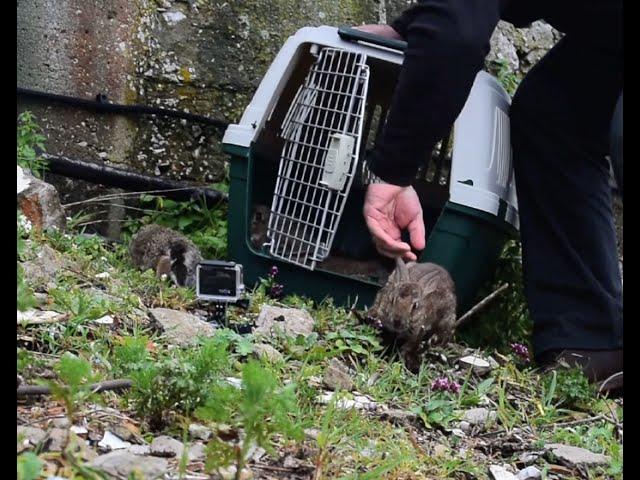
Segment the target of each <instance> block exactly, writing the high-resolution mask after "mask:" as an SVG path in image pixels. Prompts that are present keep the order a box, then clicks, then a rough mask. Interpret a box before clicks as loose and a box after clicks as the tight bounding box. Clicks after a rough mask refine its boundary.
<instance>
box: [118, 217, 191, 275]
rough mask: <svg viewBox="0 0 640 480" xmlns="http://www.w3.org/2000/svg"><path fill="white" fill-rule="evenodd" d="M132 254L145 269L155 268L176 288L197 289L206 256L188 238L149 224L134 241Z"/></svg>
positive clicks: (137, 265)
mask: <svg viewBox="0 0 640 480" xmlns="http://www.w3.org/2000/svg"><path fill="white" fill-rule="evenodd" d="M129 254H130V255H131V259H132V261H133V263H134V265H135V266H136V267H138V268H140V269H141V270H148V269H153V270H155V272H156V275H157V276H158V277H160V278H162V277H168V278H170V279H171V281H172V282H173V283H174V284H175V285H178V286H180V287H189V288H193V287H195V284H196V267H197V266H198V264H199V263H200V262H202V255H201V254H200V251H199V250H198V247H196V246H195V245H194V244H193V242H191V240H189V239H188V238H187V237H185V236H184V235H182V234H180V233H178V232H176V231H174V230H171V229H170V228H166V227H162V226H160V225H155V224H152V225H146V226H144V227H142V228H141V229H140V230H139V231H138V233H137V234H136V235H135V236H134V237H133V239H132V240H131V243H130V245H129Z"/></svg>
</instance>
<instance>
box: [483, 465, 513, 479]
mask: <svg viewBox="0 0 640 480" xmlns="http://www.w3.org/2000/svg"><path fill="white" fill-rule="evenodd" d="M489 472H490V473H491V476H492V477H493V479H494V480H518V477H516V476H515V475H514V474H513V473H511V472H509V471H508V470H507V469H506V468H504V467H502V466H500V465H491V466H490V467H489Z"/></svg>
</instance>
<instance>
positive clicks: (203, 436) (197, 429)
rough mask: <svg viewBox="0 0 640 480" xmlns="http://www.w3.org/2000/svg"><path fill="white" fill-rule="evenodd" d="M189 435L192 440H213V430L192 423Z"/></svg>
mask: <svg viewBox="0 0 640 480" xmlns="http://www.w3.org/2000/svg"><path fill="white" fill-rule="evenodd" d="M189 435H191V437H192V438H197V439H200V440H205V441H206V440H209V439H210V438H211V430H210V429H209V428H207V427H205V426H204V425H200V424H197V423H192V424H190V425H189Z"/></svg>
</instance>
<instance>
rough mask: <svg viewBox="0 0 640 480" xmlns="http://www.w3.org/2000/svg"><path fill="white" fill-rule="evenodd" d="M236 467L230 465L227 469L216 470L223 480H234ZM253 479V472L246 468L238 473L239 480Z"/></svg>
mask: <svg viewBox="0 0 640 480" xmlns="http://www.w3.org/2000/svg"><path fill="white" fill-rule="evenodd" d="M236 470H237V469H236V466H235V465H231V466H229V467H221V468H219V469H218V474H219V475H220V477H222V479H223V480H235V478H236ZM252 478H253V472H252V471H251V470H249V469H248V468H243V469H242V471H241V472H240V480H251V479H252Z"/></svg>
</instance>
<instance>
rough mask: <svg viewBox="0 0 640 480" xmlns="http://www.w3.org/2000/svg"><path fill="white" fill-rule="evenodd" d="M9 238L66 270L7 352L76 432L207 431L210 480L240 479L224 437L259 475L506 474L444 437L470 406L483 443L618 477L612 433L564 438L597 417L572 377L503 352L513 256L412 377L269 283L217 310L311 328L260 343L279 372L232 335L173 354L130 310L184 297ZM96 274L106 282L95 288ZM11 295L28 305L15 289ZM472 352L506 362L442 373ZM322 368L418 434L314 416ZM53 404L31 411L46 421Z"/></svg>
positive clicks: (328, 313) (523, 320) (351, 415)
mask: <svg viewBox="0 0 640 480" xmlns="http://www.w3.org/2000/svg"><path fill="white" fill-rule="evenodd" d="M217 215H218V214H217V213H216V214H215V215H213V217H212V218H218V217H217ZM183 226H184V225H183ZM187 227H188V226H185V229H186V228H187ZM132 228H134V226H133V225H132ZM212 228H213V227H212ZM20 239H21V241H22V251H21V253H20V255H21V256H22V257H23V258H25V259H29V258H33V255H34V252H36V251H37V250H39V249H41V248H43V246H44V245H48V246H49V247H51V248H53V249H55V250H56V251H57V252H59V253H60V254H61V255H62V256H63V257H64V258H66V259H68V260H69V261H70V263H71V264H72V265H73V268H69V269H66V270H62V271H60V272H59V274H58V275H57V277H56V278H55V279H54V280H55V288H51V289H49V290H48V291H47V292H46V295H45V297H46V298H45V299H44V300H41V301H44V302H45V304H47V305H49V307H50V308H53V309H55V310H57V311H60V312H63V313H67V314H68V315H69V316H68V319H67V321H66V322H62V323H58V324H49V325H32V326H26V327H19V331H18V334H19V338H28V340H24V341H21V342H19V344H18V345H19V346H18V349H17V363H18V371H19V373H20V374H21V375H23V377H24V378H25V382H26V383H37V382H38V381H39V380H40V379H41V376H42V374H43V372H44V371H45V370H50V371H52V372H53V373H54V375H55V378H54V379H52V380H51V382H53V383H54V384H55V385H56V386H57V388H58V390H59V394H58V397H57V398H59V399H60V400H62V403H61V404H59V405H63V406H64V410H65V412H66V413H67V414H68V415H70V416H72V417H73V418H74V419H76V420H77V419H79V418H83V416H85V415H89V414H88V413H87V411H88V406H89V404H90V403H91V404H93V403H95V402H102V403H104V404H106V405H109V406H112V407H114V408H117V409H119V410H120V411H122V412H124V413H125V414H127V415H129V416H131V417H132V418H135V419H136V420H137V421H139V422H140V432H141V435H143V436H145V437H148V438H149V437H152V436H157V435H159V434H160V433H167V434H170V435H173V436H174V437H176V438H179V439H182V438H183V437H184V434H185V433H184V432H185V429H186V426H187V425H188V424H189V423H192V422H199V423H201V422H205V423H207V424H208V425H210V426H211V427H212V428H213V430H214V431H215V432H218V433H217V434H216V437H215V438H216V439H217V440H214V441H211V442H210V444H209V445H210V446H209V449H208V451H209V459H208V463H207V468H208V469H209V471H211V470H213V469H214V468H215V467H217V466H218V465H220V464H223V463H224V464H240V465H242V464H243V463H244V462H245V460H244V459H243V458H244V457H243V453H244V452H245V450H244V449H245V448H246V446H247V445H248V443H242V442H238V439H239V438H240V437H241V436H242V435H246V436H247V438H249V439H253V440H254V441H255V442H256V443H258V444H260V445H264V446H266V448H268V449H269V452H270V453H269V454H268V455H267V457H266V458H267V459H270V460H264V459H263V460H262V462H272V464H274V465H277V463H275V462H276V461H277V459H278V458H282V457H283V456H284V455H285V454H291V455H294V456H298V457H300V458H302V459H304V461H305V462H306V463H305V464H306V465H307V468H308V471H309V475H310V477H309V478H312V477H311V475H312V474H314V472H315V474H318V475H319V476H318V477H317V478H323V479H334V478H335V479H356V478H357V479H361V478H371V479H379V478H389V479H401V478H406V479H410V478H411V479H421V478H425V479H426V478H488V477H487V471H488V466H489V465H490V464H502V463H504V462H513V461H514V458H515V457H513V456H512V454H510V453H505V455H506V456H505V457H501V456H500V454H499V453H495V452H496V451H498V452H499V451H500V450H499V449H498V450H496V451H493V450H492V451H493V453H491V454H486V452H484V451H483V450H482V448H481V447H480V446H478V445H476V444H474V441H473V440H472V439H471V438H469V437H463V438H458V437H456V436H455V435H452V434H451V433H450V432H447V430H448V429H451V428H455V427H456V426H457V423H458V421H459V419H460V417H461V415H462V413H463V412H464V410H466V409H468V408H473V407H479V406H484V407H486V408H489V409H492V410H495V411H496V414H497V419H496V422H495V424H493V425H490V426H489V427H488V428H489V429H490V430H496V431H498V432H499V431H504V434H500V433H498V434H496V435H495V438H496V441H498V440H499V441H500V442H502V436H501V435H505V437H504V438H508V436H509V435H511V434H512V433H513V432H514V431H515V429H517V428H518V429H521V430H522V429H523V428H524V427H527V428H529V429H530V432H531V433H530V434H528V435H524V437H525V438H523V443H524V444H523V448H524V449H530V450H535V448H534V447H536V446H540V445H543V444H544V442H564V443H568V444H572V445H576V446H582V447H584V448H588V449H590V450H592V451H594V452H599V453H605V454H607V455H610V456H611V458H612V462H611V465H610V466H607V467H606V468H593V469H591V471H590V473H589V474H590V475H591V478H616V479H617V478H620V479H621V478H622V472H621V467H622V445H621V441H620V440H619V438H618V432H617V429H616V428H615V426H614V425H613V424H612V423H611V422H609V421H607V420H606V419H600V420H595V421H593V422H589V423H587V424H584V425H578V426H575V427H573V426H566V427H563V426H562V425H563V424H564V423H566V422H570V421H573V420H576V419H581V418H585V417H596V416H597V415H601V414H605V415H610V413H608V412H609V410H608V408H609V407H605V403H603V402H605V400H602V399H598V398H597V397H596V395H595V393H594V391H593V389H592V388H591V387H590V386H589V385H588V384H587V383H586V380H585V379H584V377H583V376H582V374H580V373H579V372H575V371H567V372H559V373H557V374H556V375H553V374H549V375H545V376H541V375H540V374H538V373H537V372H536V371H535V370H534V369H532V368H531V367H530V366H529V365H528V364H527V363H525V362H523V361H522V360H521V359H520V358H519V357H518V356H517V355H515V354H513V353H512V352H511V350H510V347H509V345H510V343H512V342H513V341H520V342H522V341H523V340H524V339H526V338H527V335H528V332H529V328H530V323H529V319H528V316H527V315H526V309H524V307H523V305H522V296H521V295H522V293H521V285H520V284H519V283H518V278H517V277H518V275H519V272H520V271H519V268H520V267H519V246H518V245H517V244H516V243H513V244H511V245H509V246H508V247H507V248H506V249H505V253H504V255H503V258H502V261H501V266H500V271H499V272H498V276H497V278H496V279H495V282H494V284H498V283H499V282H502V281H504V280H505V278H508V281H510V282H511V281H513V282H514V285H516V287H515V288H514V289H513V290H512V293H511V295H507V296H505V297H503V298H501V299H500V300H499V301H497V302H496V303H495V304H494V305H493V306H492V307H491V308H490V309H488V310H487V311H485V312H484V313H482V315H480V316H479V317H478V319H477V320H476V321H474V322H472V324H471V325H470V326H469V328H467V329H465V331H464V332H461V335H460V338H459V340H462V342H461V343H457V344H452V345H450V346H449V347H447V348H443V349H439V350H437V351H436V352H435V353H437V355H432V356H430V357H429V358H428V359H427V361H426V362H425V364H424V366H423V368H422V369H421V370H420V371H419V372H418V374H416V375H414V374H411V373H409V372H408V371H407V370H406V369H405V368H404V367H403V365H402V364H401V363H400V362H399V361H398V359H397V357H396V356H395V355H393V353H392V352H388V351H386V350H385V349H384V348H383V345H382V342H381V339H380V338H379V337H378V335H377V333H376V332H375V331H374V330H373V329H372V328H371V327H369V326H366V325H361V324H359V322H358V321H357V319H356V318H354V316H353V315H352V314H351V313H350V312H349V311H348V310H347V309H344V308H341V307H336V306H335V305H333V303H332V302H331V301H330V300H327V301H325V302H322V303H321V304H318V305H314V303H313V302H311V301H309V300H307V299H304V298H301V297H297V296H290V297H285V298H282V299H279V300H275V299H273V298H270V296H269V286H270V285H271V283H269V279H265V282H263V284H261V285H259V286H258V287H257V288H256V290H254V291H253V292H250V296H251V300H252V303H251V305H250V307H249V309H248V310H247V311H243V310H239V309H233V308H232V309H230V320H231V325H233V324H234V323H235V322H246V321H247V320H249V319H250V318H251V316H254V315H255V314H257V312H258V311H259V309H260V306H261V305H262V304H264V303H275V302H276V301H277V302H280V303H282V304H285V305H290V306H296V307H301V308H305V309H307V310H308V311H309V312H310V313H311V314H312V316H313V317H314V319H315V321H316V324H315V331H314V334H313V335H312V336H310V337H308V338H304V337H298V338H290V337H284V336H276V337H273V338H271V339H269V343H271V345H272V346H273V347H274V348H276V349H277V350H278V351H280V352H281V353H282V354H283V357H284V360H283V361H281V362H269V361H267V360H265V359H254V357H255V355H254V353H253V348H254V347H253V346H254V344H255V343H256V342H258V341H259V340H258V339H256V338H253V337H252V336H251V335H246V336H245V335H239V334H237V333H235V332H233V331H232V330H219V331H218V332H217V334H216V335H215V336H214V337H212V338H210V339H201V340H200V341H199V343H198V344H197V346H195V347H191V348H180V347H172V346H170V345H168V344H167V343H166V342H165V340H164V339H163V338H162V337H160V336H159V335H158V334H157V333H156V332H155V331H154V329H153V328H152V327H151V325H150V324H149V322H148V321H147V319H146V314H145V313H144V310H145V309H146V308H149V307H157V306H163V307H168V308H174V309H180V310H189V309H192V308H193V307H195V306H196V304H197V302H196V300H195V297H194V294H193V292H192V291H189V290H186V289H182V288H175V287H171V286H170V285H169V284H168V283H166V282H162V281H160V280H158V279H157V278H155V276H154V275H153V274H152V273H150V272H147V273H144V272H139V271H137V270H135V269H134V268H133V267H132V265H131V263H130V262H129V259H128V253H127V251H126V246H125V245H120V244H108V243H106V242H104V241H102V240H101V239H100V238H98V237H95V236H87V235H83V234H82V233H81V232H72V233H68V234H64V233H53V234H47V235H43V234H41V233H39V232H34V231H26V230H24V229H22V230H21V231H20ZM105 272H106V273H108V277H107V278H101V277H103V275H99V274H104V273H105ZM96 275H99V276H98V277H96ZM272 280H273V279H272ZM19 288H20V287H19ZM22 288H24V289H25V291H27V292H29V295H31V296H32V295H33V292H32V291H31V289H32V286H31V285H29V284H28V282H27V283H24V282H23V287H22ZM488 288H491V287H488ZM104 315H110V316H112V317H113V318H114V323H113V325H102V324H98V323H96V322H95V320H96V319H98V318H100V317H102V316H104ZM505 322H510V326H509V327H505V325H504V323H505ZM488 339H491V342H488V341H487V340H488ZM470 349H476V352H477V353H478V354H480V355H490V354H493V352H494V351H495V350H498V351H501V352H502V353H503V354H504V355H505V358H506V359H507V360H506V362H504V364H502V365H500V366H498V367H496V368H494V369H493V370H492V371H491V373H490V374H489V375H488V376H487V377H478V376H477V375H475V374H472V373H471V372H470V371H466V370H463V369H457V368H456V366H455V359H456V358H458V357H459V356H461V355H463V354H466V353H468V352H469V351H470ZM332 358H339V359H340V360H342V361H343V362H344V363H345V364H346V365H348V366H349V367H350V368H351V369H352V371H353V380H354V382H355V385H356V390H357V391H358V392H359V393H362V394H365V395H368V396H369V397H371V398H372V399H374V400H375V401H376V402H378V403H381V404H384V405H386V406H388V407H389V408H395V409H400V410H403V411H407V412H413V413H414V414H416V415H417V418H418V420H417V421H416V422H413V423H410V424H402V423H397V422H392V421H387V420H384V419H382V418H381V417H380V416H378V415H375V414H372V413H368V412H366V411H356V410H344V409H341V408H338V407H337V406H336V405H335V404H329V405H321V404H319V403H318V402H317V401H316V398H317V396H318V395H319V394H320V393H321V391H322V386H321V385H320V383H319V381H318V379H319V378H321V377H322V375H323V372H324V369H325V368H326V365H327V363H328V361H329V360H330V359H332ZM122 377H127V378H131V379H132V380H133V382H134V386H133V388H132V389H131V390H130V391H128V392H127V393H124V394H119V395H116V394H113V393H109V394H102V395H97V396H94V397H93V398H89V396H88V395H86V393H87V392H86V385H87V384H88V383H90V381H91V380H92V379H95V378H100V379H113V378H122ZM228 377H235V378H238V379H241V380H242V382H243V383H242V384H243V388H241V389H240V390H238V389H236V388H235V387H232V386H231V385H229V384H228V383H227V381H226V380H225V379H226V378H228ZM443 377H444V378H447V379H449V380H450V381H452V382H456V383H457V384H458V385H459V386H460V388H459V391H457V392H436V391H434V390H433V388H432V384H433V382H434V381H435V380H436V379H438V378H443ZM343 395H346V396H347V397H348V396H350V395H352V394H350V393H348V392H346V393H344V394H343ZM54 401H55V399H49V400H48V401H46V402H43V403H42V406H43V407H45V410H46V408H47V406H51V405H54V404H55V403H51V402H54ZM618 417H619V418H621V412H618ZM556 425H558V426H556ZM304 429H314V430H317V432H318V433H317V436H309V435H306V436H305V435H302V434H301V432H302V430H304ZM520 435H521V436H522V435H523V434H522V433H521V434H520ZM489 438H492V437H489ZM474 445H475V446H474ZM271 448H272V449H271ZM70 458H71V457H70ZM73 458H74V461H73V462H71V461H70V460H69V461H68V460H64V459H62V460H60V459H58V460H56V461H57V462H63V463H65V462H66V463H65V465H66V467H65V468H68V469H70V470H69V471H72V472H75V474H76V475H78V476H81V475H80V473H79V472H80V470H82V468H84V467H83V462H82V461H81V459H79V457H78V456H76V457H73ZM38 462H39V463H38ZM74 462H75V463H74ZM18 465H19V469H20V471H21V472H22V473H21V474H19V477H18V478H25V479H26V478H40V477H39V476H38V474H37V473H33V472H37V470H38V468H42V470H43V471H44V467H45V466H46V467H47V468H51V465H52V460H51V458H49V457H48V456H47V454H44V453H42V452H40V453H39V452H30V453H23V454H21V455H20V456H18ZM548 465H549V464H548V463H547V460H544V459H540V460H539V461H538V466H539V467H540V468H541V469H544V468H545V466H548ZM249 466H251V462H249ZM184 468H186V467H184V466H183V469H184ZM190 468H191V467H190ZM256 471H257V470H256ZM33 475H35V476H33ZM579 475H580V474H579V472H576V473H575V477H571V476H568V477H565V478H580V476H579ZM89 478H90V477H89Z"/></svg>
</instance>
